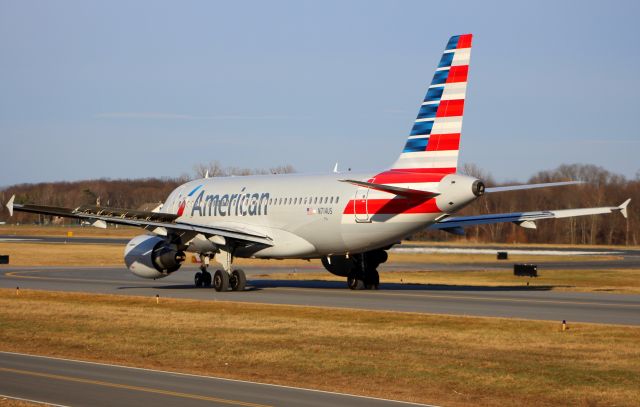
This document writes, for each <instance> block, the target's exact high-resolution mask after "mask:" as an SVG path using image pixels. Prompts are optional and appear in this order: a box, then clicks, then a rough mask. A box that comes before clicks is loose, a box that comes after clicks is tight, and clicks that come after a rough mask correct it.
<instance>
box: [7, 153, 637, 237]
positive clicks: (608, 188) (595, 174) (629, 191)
mask: <svg viewBox="0 0 640 407" xmlns="http://www.w3.org/2000/svg"><path fill="white" fill-rule="evenodd" d="M461 171H462V172H464V173H467V174H469V175H472V176H476V177H478V178H480V179H482V180H484V181H485V183H486V184H487V185H488V186H499V185H510V184H512V183H504V184H499V183H496V182H495V181H494V179H493V177H492V176H491V174H488V173H486V172H485V171H483V170H482V169H480V168H478V167H477V166H475V165H465V166H464V168H463V169H462V170H461ZM291 172H295V169H294V168H293V167H292V166H290V165H283V166H278V167H274V168H269V169H250V168H239V167H224V166H222V165H220V163H219V162H217V161H212V162H210V163H208V164H198V165H196V166H194V171H193V174H191V175H183V176H181V177H176V178H146V179H118V180H110V179H97V180H86V181H76V182H46V183H37V184H19V185H13V186H10V187H7V188H4V189H3V190H1V191H0V201H1V202H3V203H4V202H6V201H7V200H8V199H9V198H10V197H11V195H13V194H15V195H16V200H15V202H16V203H38V204H42V205H52V206H64V207H77V206H80V205H96V204H97V205H101V206H109V207H117V208H133V209H144V210H151V209H153V207H155V206H157V205H158V204H159V203H161V202H162V201H163V200H164V199H165V198H166V197H167V196H168V195H169V193H170V192H171V191H172V190H173V189H174V188H176V187H177V186H178V185H180V184H182V183H184V182H187V181H189V180H190V179H195V178H202V177H204V176H205V174H208V176H210V177H222V176H243V175H254V174H270V173H273V174H279V173H291ZM566 180H577V181H582V182H584V184H580V185H575V186H566V187H557V188H543V189H534V190H526V191H513V192H502V193H495V194H487V195H485V196H484V197H482V198H480V199H478V200H477V201H475V202H474V203H473V204H471V205H470V206H468V207H467V208H465V209H464V210H463V211H462V212H461V213H460V214H462V215H471V214H486V213H506V212H520V211H534V210H541V209H548V210H553V209H570V208H580V207H592V206H617V205H619V204H620V203H622V202H623V201H624V200H626V199H627V198H631V204H630V205H629V217H628V219H625V218H623V217H622V216H621V215H620V214H617V213H616V214H612V215H601V216H585V217H579V218H569V219H551V220H542V221H538V222H536V225H537V229H535V230H532V229H524V228H522V227H519V226H517V225H515V224H511V223H502V224H495V225H483V226H476V227H471V228H468V229H467V230H466V234H465V236H462V237H461V236H456V235H451V234H448V233H446V232H443V231H426V230H425V231H423V232H420V233H417V234H415V235H414V236H412V238H414V239H421V240H433V241H473V242H479V243H483V242H495V243H567V244H622V245H638V244H640V214H638V213H636V212H635V211H634V210H633V208H634V207H635V205H637V203H638V202H640V174H638V175H636V177H635V179H627V178H626V177H624V176H622V175H618V174H614V173H611V172H609V171H607V170H606V169H604V168H602V167H598V166H594V165H585V164H572V165H561V166H559V167H558V168H556V169H553V170H546V171H540V172H538V173H536V174H534V175H533V176H532V177H531V178H530V179H529V180H528V183H541V182H556V181H566ZM0 220H2V221H7V222H11V223H15V222H20V223H49V222H51V221H52V219H51V218H50V217H42V216H40V217H39V216H37V215H31V214H25V213H16V214H14V217H13V218H9V216H8V212H7V211H6V210H5V211H3V212H1V213H0ZM54 221H55V222H65V223H73V222H74V221H73V220H69V219H67V220H61V219H54Z"/></svg>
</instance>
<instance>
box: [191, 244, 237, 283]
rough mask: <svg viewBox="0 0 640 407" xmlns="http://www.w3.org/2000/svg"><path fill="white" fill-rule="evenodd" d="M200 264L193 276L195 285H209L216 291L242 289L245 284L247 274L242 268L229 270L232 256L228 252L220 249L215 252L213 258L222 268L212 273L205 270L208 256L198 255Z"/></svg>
mask: <svg viewBox="0 0 640 407" xmlns="http://www.w3.org/2000/svg"><path fill="white" fill-rule="evenodd" d="M200 259H201V265H200V271H199V272H197V273H196V275H195V277H194V281H195V285H196V287H210V286H211V285H212V283H213V288H214V289H215V290H216V291H229V289H231V290H232V291H244V289H245V287H246V286H247V276H246V275H245V273H244V271H243V270H242V269H234V270H233V271H232V270H231V263H232V261H233V256H232V255H231V253H230V252H227V251H220V252H218V253H216V255H215V260H216V261H217V262H218V263H220V264H221V265H222V269H218V270H216V271H215V273H213V278H212V277H211V273H209V272H208V271H207V268H208V267H209V259H210V258H209V256H205V255H200Z"/></svg>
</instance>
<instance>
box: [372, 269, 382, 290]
mask: <svg viewBox="0 0 640 407" xmlns="http://www.w3.org/2000/svg"><path fill="white" fill-rule="evenodd" d="M370 278H371V288H373V289H374V290H377V289H378V288H379V287H380V274H379V273H378V270H373V271H372V272H371V276H370Z"/></svg>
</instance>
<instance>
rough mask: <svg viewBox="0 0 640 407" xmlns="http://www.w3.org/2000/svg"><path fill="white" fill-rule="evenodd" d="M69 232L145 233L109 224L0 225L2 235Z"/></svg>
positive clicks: (62, 234)
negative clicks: (104, 225) (103, 227)
mask: <svg viewBox="0 0 640 407" xmlns="http://www.w3.org/2000/svg"><path fill="white" fill-rule="evenodd" d="M67 232H73V236H75V237H114V238H115V237H123V238H126V237H134V236H137V235H140V234H142V233H143V230H142V229H140V228H136V227H129V226H119V227H117V228H116V227H113V226H109V227H108V228H107V229H98V228H94V227H93V226H35V225H0V235H16V236H59V237H65V236H67Z"/></svg>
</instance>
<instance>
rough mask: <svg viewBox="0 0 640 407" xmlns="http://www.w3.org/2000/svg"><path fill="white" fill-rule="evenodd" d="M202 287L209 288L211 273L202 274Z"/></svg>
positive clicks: (204, 272)
mask: <svg viewBox="0 0 640 407" xmlns="http://www.w3.org/2000/svg"><path fill="white" fill-rule="evenodd" d="M202 285H203V286H205V287H211V273H209V272H208V271H203V272H202Z"/></svg>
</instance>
